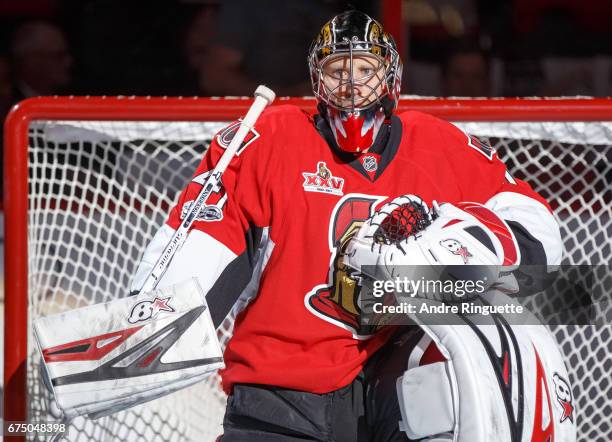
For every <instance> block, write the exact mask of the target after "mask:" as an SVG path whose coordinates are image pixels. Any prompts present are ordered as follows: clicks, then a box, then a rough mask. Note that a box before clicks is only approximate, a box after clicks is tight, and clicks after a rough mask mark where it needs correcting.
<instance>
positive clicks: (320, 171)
mask: <svg viewBox="0 0 612 442" xmlns="http://www.w3.org/2000/svg"><path fill="white" fill-rule="evenodd" d="M302 176H303V177H304V184H303V185H302V186H303V187H304V190H305V191H306V192H320V193H330V194H332V195H339V196H342V195H344V193H343V191H342V189H343V188H344V178H340V177H336V176H333V175H332V173H331V171H330V170H329V168H328V167H327V164H325V161H319V162H318V163H317V171H316V173H310V172H302Z"/></svg>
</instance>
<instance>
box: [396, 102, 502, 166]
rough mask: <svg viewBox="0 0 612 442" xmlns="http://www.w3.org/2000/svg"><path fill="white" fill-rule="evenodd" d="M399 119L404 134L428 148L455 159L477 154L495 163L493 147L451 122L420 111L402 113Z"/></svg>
mask: <svg viewBox="0 0 612 442" xmlns="http://www.w3.org/2000/svg"><path fill="white" fill-rule="evenodd" d="M398 117H399V119H400V120H401V122H402V127H403V130H404V132H405V133H406V134H408V136H411V137H413V139H416V140H419V141H422V142H423V143H424V144H425V145H426V146H428V148H432V147H435V149H437V150H439V151H443V152H444V153H445V154H446V155H450V156H453V157H456V156H460V157H461V156H466V155H467V156H472V155H473V154H474V153H477V154H480V156H484V157H485V158H486V159H487V160H489V161H493V158H494V156H495V150H494V149H493V148H491V146H489V145H488V144H487V143H485V142H484V141H482V140H480V139H479V138H478V137H476V136H473V135H471V134H468V133H467V132H465V131H464V130H463V129H460V128H459V127H457V126H455V125H454V124H453V123H451V122H449V121H446V120H444V119H442V118H438V117H435V116H433V115H430V114H427V113H424V112H418V111H406V112H402V113H401V114H399V115H398Z"/></svg>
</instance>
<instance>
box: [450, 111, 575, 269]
mask: <svg viewBox="0 0 612 442" xmlns="http://www.w3.org/2000/svg"><path fill="white" fill-rule="evenodd" d="M440 124H442V122H441V123H440ZM444 125H445V126H447V129H446V130H444V137H445V138H446V140H444V142H445V146H446V153H447V155H448V156H449V159H450V161H451V162H452V170H453V173H454V174H455V177H454V178H455V182H456V183H457V184H456V185H457V186H458V187H459V188H458V193H459V195H460V201H473V202H478V203H482V204H484V205H485V206H486V207H487V208H488V209H490V210H492V211H493V212H494V213H495V214H496V215H497V216H498V217H499V218H501V219H502V220H503V221H505V223H506V225H507V226H508V227H509V230H510V232H511V234H512V236H513V238H512V239H513V240H514V241H515V244H517V245H518V251H519V253H518V254H517V255H518V259H517V262H516V264H520V265H521V266H534V265H535V266H546V265H548V266H555V265H558V264H560V262H561V258H562V247H563V246H562V241H561V235H560V230H559V225H558V223H557V221H556V220H555V218H554V216H553V214H552V211H551V209H550V206H549V205H548V203H547V202H546V200H545V199H544V198H542V196H540V195H539V194H538V193H537V192H535V191H534V190H533V189H532V188H531V186H530V185H529V184H528V183H526V182H524V181H521V180H519V179H516V178H514V177H512V176H511V175H510V173H509V172H508V171H507V169H506V166H505V165H504V163H503V162H502V161H501V160H500V159H499V158H498V157H497V154H496V152H495V150H494V149H492V148H491V147H490V146H489V145H488V144H486V143H484V142H483V141H482V140H480V139H478V138H477V137H475V136H473V135H469V134H467V133H466V132H464V131H462V130H461V129H459V128H457V127H456V126H453V125H450V124H447V123H445V122H444Z"/></svg>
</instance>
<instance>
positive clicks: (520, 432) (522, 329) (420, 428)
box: [397, 292, 576, 442]
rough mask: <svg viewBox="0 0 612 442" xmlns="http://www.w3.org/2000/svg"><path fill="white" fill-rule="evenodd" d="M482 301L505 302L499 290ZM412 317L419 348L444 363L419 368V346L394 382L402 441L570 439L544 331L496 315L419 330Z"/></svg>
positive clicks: (560, 372)
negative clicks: (432, 346) (421, 335)
mask: <svg viewBox="0 0 612 442" xmlns="http://www.w3.org/2000/svg"><path fill="white" fill-rule="evenodd" d="M486 297H487V300H488V302H490V303H491V304H494V305H495V304H502V303H504V304H506V303H510V302H512V301H511V299H510V298H509V297H507V296H506V295H504V294H502V293H500V292H495V293H493V292H491V293H488V294H487V295H486ZM431 302H433V301H431ZM413 319H414V320H415V322H417V323H420V326H421V328H422V330H423V331H424V332H425V333H426V336H425V337H424V338H423V339H424V341H423V342H426V340H427V339H429V340H431V341H432V342H433V343H435V346H436V348H437V349H438V350H439V351H440V354H442V355H443V356H444V358H445V359H446V360H445V361H436V362H435V363H433V364H431V365H428V366H427V367H423V361H424V358H425V363H427V356H426V354H427V351H423V350H422V349H423V347H424V346H425V345H424V344H423V343H422V344H420V345H417V346H415V347H414V348H413V349H412V350H411V352H410V355H409V356H408V364H407V365H408V369H407V370H406V372H405V373H403V375H402V377H401V378H400V379H398V381H397V387H398V400H399V402H400V410H401V412H402V422H401V426H402V429H403V430H404V431H405V432H406V435H407V436H408V437H410V438H417V439H420V438H425V439H424V440H439V439H440V438H441V437H443V436H442V435H441V433H442V434H447V435H448V434H452V437H453V438H454V439H453V440H456V441H459V442H462V441H466V442H467V441H469V442H488V441H493V440H496V441H497V440H500V441H501V440H503V441H512V442H519V441H521V442H523V441H524V442H532V441H546V440H553V439H552V436H553V435H554V440H555V442H574V441H575V440H576V426H575V422H574V405H575V404H574V401H573V396H572V391H571V386H570V385H569V383H568V375H567V371H566V369H565V366H564V364H563V359H562V356H561V353H560V352H559V349H558V348H557V345H556V343H555V340H554V338H553V337H552V336H551V334H550V332H549V331H548V329H547V328H545V327H544V326H542V325H510V324H508V323H507V322H505V321H504V320H503V318H500V317H499V315H493V316H492V320H491V321H492V322H491V324H490V325H489V324H484V325H477V324H473V323H469V322H467V321H466V325H425V324H423V323H422V321H420V319H419V316H418V315H413ZM427 348H430V346H427ZM449 428H450V433H449ZM444 437H445V436H444ZM549 437H550V439H548V438H549Z"/></svg>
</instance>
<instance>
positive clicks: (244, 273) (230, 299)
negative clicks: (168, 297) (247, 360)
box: [206, 226, 263, 328]
mask: <svg viewBox="0 0 612 442" xmlns="http://www.w3.org/2000/svg"><path fill="white" fill-rule="evenodd" d="M262 232H263V229H262V228H261V227H255V226H251V227H250V228H249V230H247V232H246V234H245V241H246V249H245V251H244V252H243V253H242V254H240V255H238V256H237V257H236V258H235V259H234V260H233V261H232V262H230V263H229V264H228V265H227V267H225V269H224V270H223V272H221V274H220V275H219V278H217V280H216V281H215V283H214V284H213V286H212V287H211V288H210V290H209V291H208V293H207V294H206V302H207V303H208V307H210V315H211V317H212V321H213V324H214V325H215V328H217V327H219V325H221V323H222V322H223V320H224V319H225V317H226V316H227V314H228V313H229V312H230V311H231V310H232V307H233V306H234V304H235V303H236V301H237V300H238V298H239V297H240V294H241V293H242V291H243V290H244V289H245V287H246V286H247V285H248V283H249V281H250V280H251V276H252V275H253V269H254V268H255V264H256V262H257V259H256V256H255V255H256V252H257V248H258V247H259V244H260V242H261V236H262Z"/></svg>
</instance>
